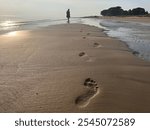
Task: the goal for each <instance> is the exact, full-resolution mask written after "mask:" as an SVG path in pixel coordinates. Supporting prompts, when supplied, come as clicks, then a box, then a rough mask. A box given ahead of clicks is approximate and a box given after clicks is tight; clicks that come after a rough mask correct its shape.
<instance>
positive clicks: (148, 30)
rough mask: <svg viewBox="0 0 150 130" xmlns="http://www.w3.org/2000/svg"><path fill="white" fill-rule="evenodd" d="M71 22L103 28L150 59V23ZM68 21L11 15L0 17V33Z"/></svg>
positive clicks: (139, 54)
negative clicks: (29, 18) (32, 18)
mask: <svg viewBox="0 0 150 130" xmlns="http://www.w3.org/2000/svg"><path fill="white" fill-rule="evenodd" d="M70 22H71V23H81V24H87V25H91V26H96V27H99V28H103V29H105V33H107V34H108V35H109V36H111V37H115V38H118V39H120V40H122V41H124V42H125V43H126V44H127V45H128V46H129V48H130V49H132V51H133V53H134V54H135V55H137V56H138V57H140V58H142V59H144V60H147V61H150V24H149V23H138V22H122V21H117V20H105V19H97V18H72V19H71V20H70ZM66 23H67V20H66V19H56V20H55V19H44V20H24V19H21V18H17V17H10V16H7V17H0V34H4V33H8V32H11V31H19V30H29V29H35V28H39V27H45V26H49V25H56V24H66Z"/></svg>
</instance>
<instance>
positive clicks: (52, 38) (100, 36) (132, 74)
mask: <svg viewBox="0 0 150 130" xmlns="http://www.w3.org/2000/svg"><path fill="white" fill-rule="evenodd" d="M0 41H1V42H0V77H1V78H0V112H150V104H149V103H150V78H149V77H150V63H149V62H146V61H144V60H141V59H139V58H138V57H136V56H135V55H133V54H132V52H131V51H129V49H128V48H127V46H126V45H125V44H124V43H122V42H121V41H119V40H117V39H114V38H110V37H108V36H106V35H105V34H104V33H103V30H102V29H99V28H96V27H92V26H87V25H82V24H64V25H56V26H50V27H47V28H41V29H37V30H35V31H20V32H14V33H11V34H8V35H2V36H0Z"/></svg>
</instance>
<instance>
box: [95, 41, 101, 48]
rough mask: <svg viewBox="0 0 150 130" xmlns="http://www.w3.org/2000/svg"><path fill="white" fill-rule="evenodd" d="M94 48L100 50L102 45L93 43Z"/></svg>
mask: <svg viewBox="0 0 150 130" xmlns="http://www.w3.org/2000/svg"><path fill="white" fill-rule="evenodd" d="M93 46H94V47H95V48H100V47H102V45H100V44H99V43H97V42H95V43H94V45H93Z"/></svg>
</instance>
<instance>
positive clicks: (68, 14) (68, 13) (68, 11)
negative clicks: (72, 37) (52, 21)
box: [66, 9, 70, 23]
mask: <svg viewBox="0 0 150 130" xmlns="http://www.w3.org/2000/svg"><path fill="white" fill-rule="evenodd" d="M66 17H67V19H68V23H69V22H70V20H69V19H70V9H68V10H67V12H66Z"/></svg>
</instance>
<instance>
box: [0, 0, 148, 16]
mask: <svg viewBox="0 0 150 130" xmlns="http://www.w3.org/2000/svg"><path fill="white" fill-rule="evenodd" d="M118 5H119V6H122V7H123V8H124V9H129V8H134V7H139V6H140V7H144V8H145V9H146V10H148V11H149V12H150V0H0V15H16V16H19V17H25V18H33V19H37V18H51V17H52V18H63V17H65V11H66V10H67V9H68V8H70V9H71V16H85V15H99V14H100V11H101V10H103V9H106V8H109V7H112V6H118Z"/></svg>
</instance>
